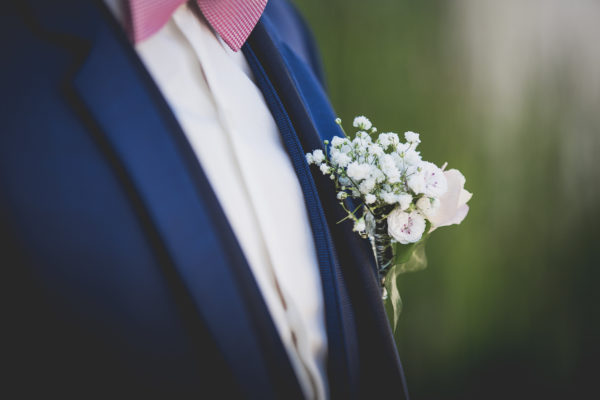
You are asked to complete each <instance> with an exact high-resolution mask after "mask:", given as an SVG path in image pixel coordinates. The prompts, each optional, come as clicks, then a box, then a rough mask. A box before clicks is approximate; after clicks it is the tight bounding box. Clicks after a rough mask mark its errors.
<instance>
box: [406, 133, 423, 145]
mask: <svg viewBox="0 0 600 400" xmlns="http://www.w3.org/2000/svg"><path fill="white" fill-rule="evenodd" d="M404 139H406V141H407V142H410V143H416V144H419V143H421V139H419V134H418V133H415V132H412V131H408V132H404Z"/></svg>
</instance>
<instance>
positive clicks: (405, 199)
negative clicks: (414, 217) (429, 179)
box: [398, 193, 413, 211]
mask: <svg viewBox="0 0 600 400" xmlns="http://www.w3.org/2000/svg"><path fill="white" fill-rule="evenodd" d="M412 201H413V197H412V196H411V195H410V194H408V193H400V194H399V195H398V204H399V205H400V209H401V210H402V211H404V210H406V209H408V207H410V205H411V204H412Z"/></svg>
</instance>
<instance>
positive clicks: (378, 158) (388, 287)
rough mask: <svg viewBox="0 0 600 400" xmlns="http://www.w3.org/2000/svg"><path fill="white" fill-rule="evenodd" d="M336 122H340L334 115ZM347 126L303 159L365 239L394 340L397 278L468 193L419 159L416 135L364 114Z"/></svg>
mask: <svg viewBox="0 0 600 400" xmlns="http://www.w3.org/2000/svg"><path fill="white" fill-rule="evenodd" d="M336 123H337V124H338V125H340V127H342V121H341V120H340V119H339V118H338V119H336ZM352 125H353V127H354V128H355V129H353V132H348V133H346V131H344V129H343V127H342V131H343V132H344V135H345V136H344V137H338V136H334V137H333V138H332V140H331V142H329V141H327V140H326V141H325V142H324V144H325V146H324V148H323V149H317V150H314V151H313V152H312V153H308V154H307V155H306V160H307V162H308V163H309V164H311V165H314V166H316V167H318V168H319V169H320V171H321V172H322V173H323V174H324V175H328V176H329V177H330V178H331V180H332V183H333V184H334V185H335V188H336V192H337V199H338V200H339V204H340V206H341V207H342V208H343V209H344V210H345V211H346V213H347V216H346V217H345V218H344V219H343V220H341V221H339V222H340V223H342V222H344V221H352V222H353V223H354V227H353V229H354V231H355V232H357V234H359V235H360V236H361V237H363V238H365V239H369V240H370V242H371V245H372V248H373V252H374V256H375V261H376V265H377V273H378V275H379V280H380V282H381V287H382V299H383V301H384V306H385V310H386V313H387V316H388V319H389V322H390V325H391V327H392V330H393V332H394V336H396V338H397V334H398V332H397V331H398V320H399V316H400V312H401V310H402V299H401V297H400V292H399V289H398V283H399V281H398V279H399V276H400V275H401V274H403V273H405V272H410V271H417V270H421V269H423V268H425V267H426V266H427V258H426V256H425V243H426V241H427V240H428V238H429V236H430V235H431V233H432V232H433V231H435V230H436V229H437V228H440V227H443V226H448V225H453V224H460V223H461V222H462V220H463V219H464V218H465V217H466V215H467V213H468V211H469V206H468V205H467V202H468V201H469V200H470V198H471V196H472V195H471V193H469V192H467V191H466V190H465V189H464V185H465V177H464V176H463V175H462V174H461V173H460V172H459V171H458V170H456V169H450V170H446V164H444V165H443V166H442V167H441V168H440V167H438V166H436V165H435V164H433V163H431V162H428V161H425V160H423V159H422V157H421V153H420V151H418V150H417V148H418V146H419V143H421V140H420V137H419V134H417V133H414V132H406V133H405V134H404V137H403V138H402V140H401V138H400V137H399V135H398V134H396V133H393V132H383V133H379V132H378V131H377V128H376V127H375V126H373V124H372V123H371V121H369V119H367V118H366V117H364V116H359V117H356V118H355V119H354V121H353V124H352Z"/></svg>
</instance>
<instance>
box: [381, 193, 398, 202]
mask: <svg viewBox="0 0 600 400" xmlns="http://www.w3.org/2000/svg"><path fill="white" fill-rule="evenodd" d="M379 197H381V199H382V200H383V201H385V202H386V203H387V204H395V203H397V202H398V200H399V198H398V195H397V194H396V193H394V192H389V191H387V190H382V191H381V193H380V194H379Z"/></svg>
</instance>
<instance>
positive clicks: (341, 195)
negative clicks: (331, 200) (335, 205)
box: [337, 192, 348, 200]
mask: <svg viewBox="0 0 600 400" xmlns="http://www.w3.org/2000/svg"><path fill="white" fill-rule="evenodd" d="M347 197H348V193H346V192H338V194H337V198H338V200H344V199H345V198H347Z"/></svg>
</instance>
